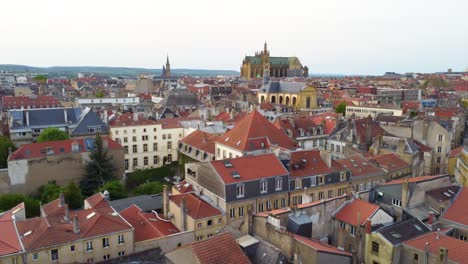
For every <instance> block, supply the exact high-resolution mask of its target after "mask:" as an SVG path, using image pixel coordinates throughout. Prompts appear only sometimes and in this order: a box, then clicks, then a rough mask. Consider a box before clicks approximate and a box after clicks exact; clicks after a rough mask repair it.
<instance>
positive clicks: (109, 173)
mask: <svg viewBox="0 0 468 264" xmlns="http://www.w3.org/2000/svg"><path fill="white" fill-rule="evenodd" d="M114 179H115V174H114V164H113V163H112V160H111V159H110V158H109V157H108V156H107V150H105V149H104V147H103V143H102V138H101V136H100V135H99V134H98V135H96V139H95V141H94V149H93V150H92V151H91V154H90V161H89V162H87V163H86V168H85V176H84V178H83V180H82V181H81V183H80V187H81V190H83V194H84V195H86V196H89V195H92V194H93V193H95V192H96V190H98V189H99V188H100V187H102V186H103V185H104V184H105V183H106V182H108V181H111V180H114Z"/></svg>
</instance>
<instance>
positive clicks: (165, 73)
mask: <svg viewBox="0 0 468 264" xmlns="http://www.w3.org/2000/svg"><path fill="white" fill-rule="evenodd" d="M161 76H162V77H171V64H170V63H169V55H168V56H167V60H166V66H164V65H163V67H162V73H161Z"/></svg>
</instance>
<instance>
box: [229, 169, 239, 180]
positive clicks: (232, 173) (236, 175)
mask: <svg viewBox="0 0 468 264" xmlns="http://www.w3.org/2000/svg"><path fill="white" fill-rule="evenodd" d="M231 176H232V177H233V178H234V179H239V178H240V174H239V172H237V171H231Z"/></svg>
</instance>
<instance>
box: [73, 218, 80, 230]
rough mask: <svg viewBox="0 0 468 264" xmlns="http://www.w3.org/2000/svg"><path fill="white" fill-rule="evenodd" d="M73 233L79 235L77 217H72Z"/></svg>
mask: <svg viewBox="0 0 468 264" xmlns="http://www.w3.org/2000/svg"><path fill="white" fill-rule="evenodd" d="M73 233H75V234H78V233H80V226H79V224H78V216H77V215H75V216H73Z"/></svg>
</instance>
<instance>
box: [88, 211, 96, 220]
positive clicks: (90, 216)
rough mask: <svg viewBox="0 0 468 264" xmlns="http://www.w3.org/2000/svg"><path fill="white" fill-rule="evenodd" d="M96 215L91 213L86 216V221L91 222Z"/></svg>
mask: <svg viewBox="0 0 468 264" xmlns="http://www.w3.org/2000/svg"><path fill="white" fill-rule="evenodd" d="M95 215H96V212H92V213H90V214H89V215H87V216H86V219H88V220H89V219H91V218H92V217H93V216H95Z"/></svg>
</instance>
